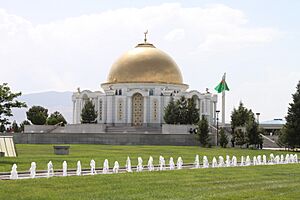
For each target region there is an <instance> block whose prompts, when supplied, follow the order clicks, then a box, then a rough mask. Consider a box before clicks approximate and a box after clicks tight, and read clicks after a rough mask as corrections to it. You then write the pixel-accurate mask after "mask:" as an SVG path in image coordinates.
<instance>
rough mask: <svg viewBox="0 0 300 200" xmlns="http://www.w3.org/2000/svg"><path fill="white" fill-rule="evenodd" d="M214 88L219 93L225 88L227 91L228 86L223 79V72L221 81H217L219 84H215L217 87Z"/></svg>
mask: <svg viewBox="0 0 300 200" xmlns="http://www.w3.org/2000/svg"><path fill="white" fill-rule="evenodd" d="M215 90H216V91H217V92H218V93H221V92H223V91H224V90H227V91H229V88H228V85H227V83H226V81H225V74H224V76H223V78H222V81H221V82H220V83H219V85H217V87H215Z"/></svg>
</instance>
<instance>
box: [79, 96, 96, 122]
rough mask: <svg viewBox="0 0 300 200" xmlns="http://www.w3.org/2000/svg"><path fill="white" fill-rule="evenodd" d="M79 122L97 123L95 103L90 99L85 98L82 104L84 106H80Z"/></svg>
mask: <svg viewBox="0 0 300 200" xmlns="http://www.w3.org/2000/svg"><path fill="white" fill-rule="evenodd" d="M81 123H83V124H91V123H97V112H96V110H95V105H94V104H93V102H92V101H91V100H87V101H86V102H85V104H84V107H83V108H82V112H81Z"/></svg>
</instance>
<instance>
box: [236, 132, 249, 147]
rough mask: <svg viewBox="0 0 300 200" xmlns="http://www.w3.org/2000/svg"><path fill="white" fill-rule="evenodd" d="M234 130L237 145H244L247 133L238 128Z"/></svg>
mask: <svg viewBox="0 0 300 200" xmlns="http://www.w3.org/2000/svg"><path fill="white" fill-rule="evenodd" d="M234 132H235V133H234V137H235V143H236V145H239V146H240V147H242V146H243V145H244V144H246V138H245V133H244V132H243V131H242V130H241V129H237V130H235V131H234Z"/></svg>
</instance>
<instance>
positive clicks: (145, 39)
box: [144, 30, 148, 43]
mask: <svg viewBox="0 0 300 200" xmlns="http://www.w3.org/2000/svg"><path fill="white" fill-rule="evenodd" d="M147 34H148V30H146V32H144V35H145V38H144V42H145V43H147Z"/></svg>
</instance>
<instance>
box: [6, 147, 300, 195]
mask: <svg viewBox="0 0 300 200" xmlns="http://www.w3.org/2000/svg"><path fill="white" fill-rule="evenodd" d="M17 149H18V154H19V157H18V158H0V168H1V171H2V172H3V171H10V168H11V165H12V164H13V163H17V164H18V170H19V171H21V170H28V168H29V167H30V162H31V161H35V162H37V165H38V168H37V169H38V170H39V169H46V165H47V162H48V161H49V160H52V161H53V162H54V167H56V168H55V169H58V168H61V164H62V161H63V160H67V161H68V166H71V168H75V166H76V162H77V160H81V162H82V164H83V167H89V162H90V160H91V159H95V160H96V164H97V165H98V166H97V167H102V164H103V161H104V159H105V158H107V159H109V162H110V165H111V166H110V167H112V163H113V161H115V160H118V161H119V162H120V165H121V166H124V165H125V160H126V157H127V156H130V157H131V158H132V163H133V165H135V164H136V163H137V161H136V160H137V157H138V156H142V157H143V159H144V164H146V162H147V160H148V158H149V156H150V155H152V156H153V157H154V160H155V161H157V162H156V163H155V164H157V163H158V157H159V155H163V156H164V157H165V158H166V160H168V159H169V157H170V156H173V157H174V158H177V157H178V156H182V157H183V160H184V162H185V163H191V162H194V158H195V155H196V154H199V155H200V156H201V160H202V156H204V155H206V156H208V158H209V160H210V161H211V159H212V157H213V156H219V155H222V156H225V155H230V156H232V155H235V156H237V157H238V158H240V156H242V155H244V156H247V155H250V156H251V157H252V156H254V155H259V154H260V155H263V154H265V155H269V154H270V153H274V154H285V153H290V152H277V151H274V152H272V151H266V150H245V149H230V148H228V149H220V148H210V149H209V148H199V147H174V146H110V145H71V149H70V155H68V156H57V155H53V147H52V145H17ZM167 162H168V161H167ZM299 188H300V164H288V165H266V166H250V167H230V168H209V169H183V170H175V171H155V172H141V173H136V172H135V173H123V174H106V175H95V176H83V177H76V176H71V177H53V178H49V179H47V178H39V179H26V180H11V181H9V180H8V181H7V180H6V181H4V180H2V181H0V199H1V200H2V199H5V200H10V199H18V200H19V199H28V200H29V199H30V200H34V199H45V200H46V199H47V200H48V199H50V200H52V199H53V200H54V199H64V200H70V199H82V200H91V199H105V200H109V199H118V200H120V199H147V200H151V199H159V200H163V199H175V200H176V199H233V200H234V199H255V200H256V199H272V200H273V199H275V200H277V199H278V200H279V199H280V200H282V199H283V200H284V199H300V190H299Z"/></svg>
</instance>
